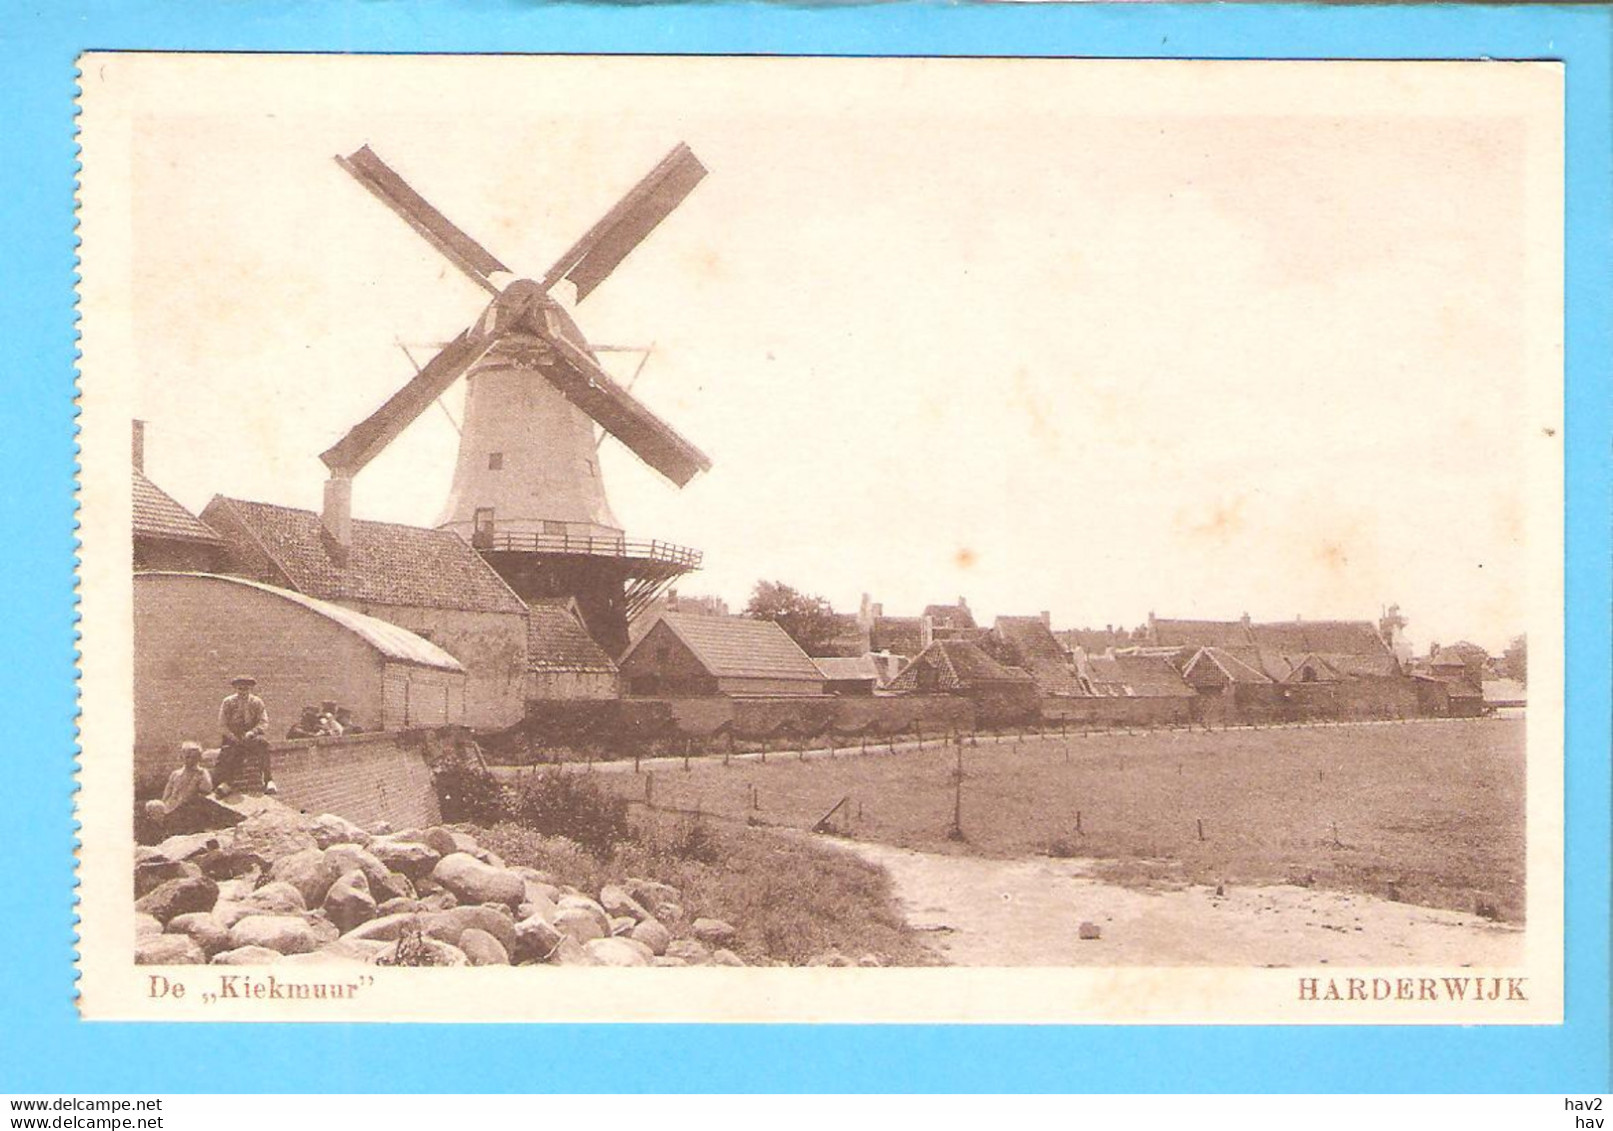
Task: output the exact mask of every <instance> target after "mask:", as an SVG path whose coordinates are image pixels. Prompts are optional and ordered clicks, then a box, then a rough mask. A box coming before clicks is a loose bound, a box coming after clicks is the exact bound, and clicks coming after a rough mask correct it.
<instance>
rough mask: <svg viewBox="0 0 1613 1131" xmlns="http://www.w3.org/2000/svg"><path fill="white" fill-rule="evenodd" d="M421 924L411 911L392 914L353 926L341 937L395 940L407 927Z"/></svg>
mask: <svg viewBox="0 0 1613 1131" xmlns="http://www.w3.org/2000/svg"><path fill="white" fill-rule="evenodd" d="M420 925H421V916H419V915H416V914H412V913H403V914H393V915H388V916H386V917H384V918H381V919H371V920H370V921H369V922H368V923H365V924H363V925H361V926H358V927H354V928H353V929H352V930H351V931H348V932H347V934H345V935H343V936H342V937H343V938H345V939H349V940H351V941H354V942H366V941H371V940H374V941H376V942H397V941H398V939H399V938H400V937H401V936H402V934H403V932H404V931H405V930H406V929H408V928H411V927H413V928H415V929H418V928H419V927H420Z"/></svg>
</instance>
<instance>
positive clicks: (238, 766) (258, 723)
mask: <svg viewBox="0 0 1613 1131" xmlns="http://www.w3.org/2000/svg"><path fill="white" fill-rule="evenodd" d="M257 683H258V681H257V680H255V679H253V678H252V677H251V676H249V675H238V676H236V677H235V678H234V679H232V680H230V686H231V687H233V688H234V689H235V691H234V692H233V693H232V694H231V695H229V696H228V697H227V698H226V699H225V700H224V702H223V703H222V704H220V706H219V709H218V726H219V730H221V731H223V732H224V733H223V737H222V739H221V740H220V742H219V750H218V765H217V766H216V767H215V768H216V769H217V771H218V792H219V793H220V794H225V793H228V792H229V791H230V788H231V783H232V782H234V781H235V780H236V778H237V777H238V776H239V775H240V774H241V772H242V771H243V770H247V769H255V770H258V771H259V772H261V773H262V775H263V792H265V793H274V792H276V791H275V785H274V781H273V780H272V779H271V778H270V776H269V742H268V740H267V739H265V738H264V737H263V736H264V734H265V733H267V731H268V729H269V709H268V708H267V707H265V706H264V705H263V700H262V699H259V698H258V697H257V696H256V695H254V694H253V693H252V689H253V688H254V687H256V686H257Z"/></svg>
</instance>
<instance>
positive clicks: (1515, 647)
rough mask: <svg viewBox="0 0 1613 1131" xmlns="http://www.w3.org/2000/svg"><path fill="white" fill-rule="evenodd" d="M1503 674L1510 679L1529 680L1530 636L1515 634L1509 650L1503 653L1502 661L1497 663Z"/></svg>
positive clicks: (1508, 646) (1522, 681)
mask: <svg viewBox="0 0 1613 1131" xmlns="http://www.w3.org/2000/svg"><path fill="white" fill-rule="evenodd" d="M1496 666H1497V667H1498V668H1499V669H1500V671H1501V674H1502V675H1504V676H1506V677H1507V678H1508V679H1515V680H1517V681H1518V682H1519V683H1528V682H1529V638H1528V637H1527V636H1514V637H1513V638H1512V643H1510V644H1508V645H1507V650H1506V651H1505V652H1502V653H1501V662H1500V663H1499V664H1497V665H1496Z"/></svg>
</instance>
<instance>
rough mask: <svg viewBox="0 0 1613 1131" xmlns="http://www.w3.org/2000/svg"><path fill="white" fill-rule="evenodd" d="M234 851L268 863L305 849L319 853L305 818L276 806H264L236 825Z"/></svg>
mask: <svg viewBox="0 0 1613 1131" xmlns="http://www.w3.org/2000/svg"><path fill="white" fill-rule="evenodd" d="M231 847H232V848H233V849H234V850H235V851H237V852H250V853H253V854H254V855H257V856H261V857H263V859H265V860H278V859H280V858H281V857H282V856H291V855H293V854H295V853H298V852H302V851H304V850H306V849H310V848H312V849H317V848H318V845H317V844H316V843H315V842H314V838H313V837H312V836H310V835H308V831H307V830H306V829H304V828H303V816H302V814H301V813H298V812H296V811H295V810H293V809H290V808H287V807H286V806H284V805H280V804H278V803H276V804H271V805H266V806H264V808H263V809H262V810H261V811H259V812H257V813H254V814H252V816H250V817H248V818H247V819H246V820H244V821H242V822H241V823H240V824H239V825H236V826H235V832H234V836H233V837H232V840H231Z"/></svg>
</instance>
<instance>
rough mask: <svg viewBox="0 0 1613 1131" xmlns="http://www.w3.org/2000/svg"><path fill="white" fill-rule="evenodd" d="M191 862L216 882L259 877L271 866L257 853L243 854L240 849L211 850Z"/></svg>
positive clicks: (195, 857) (193, 858)
mask: <svg viewBox="0 0 1613 1131" xmlns="http://www.w3.org/2000/svg"><path fill="white" fill-rule="evenodd" d="M191 861H192V862H193V863H194V864H195V865H196V866H197V867H198V868H200V869H201V870H202V874H203V875H204V876H207V877H208V878H209V879H214V880H233V879H235V878H236V877H237V876H250V875H258V874H261V873H262V872H263V870H264V869H265V868H267V867H268V866H269V863H268V861H266V860H265V859H264V858H263V857H261V856H259V855H258V854H257V853H255V852H243V851H241V850H240V849H238V848H229V849H222V848H209V849H208V850H207V851H206V852H203V853H201V854H200V855H199V856H193V857H191Z"/></svg>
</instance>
